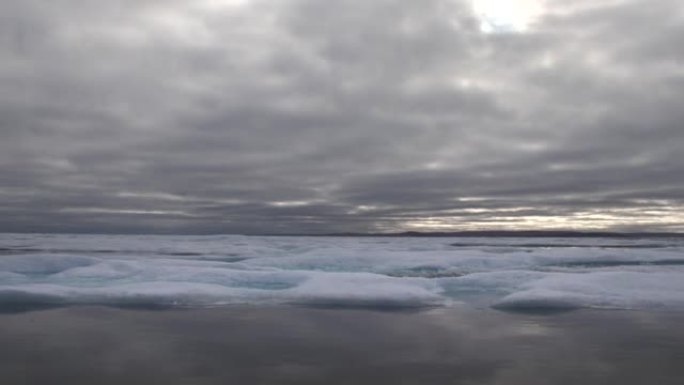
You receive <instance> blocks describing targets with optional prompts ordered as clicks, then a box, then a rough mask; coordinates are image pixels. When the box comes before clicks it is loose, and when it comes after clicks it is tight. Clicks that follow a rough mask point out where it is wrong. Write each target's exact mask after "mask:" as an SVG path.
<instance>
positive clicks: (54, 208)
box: [0, 0, 684, 233]
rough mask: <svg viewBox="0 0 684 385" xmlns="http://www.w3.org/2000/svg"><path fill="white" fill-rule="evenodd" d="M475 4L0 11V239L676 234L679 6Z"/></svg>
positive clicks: (683, 84) (403, 0) (172, 2)
mask: <svg viewBox="0 0 684 385" xmlns="http://www.w3.org/2000/svg"><path fill="white" fill-rule="evenodd" d="M488 3H496V2H492V1H485V0H483V1H477V2H471V1H468V0H466V1H458V0H420V1H413V0H372V1H369V0H335V1H328V0H268V1H266V0H186V1H180V0H107V1H85V0H59V1H46V0H3V1H1V2H0V231H12V232H14V231H17V232H23V231H36V232H53V231H62V232H146V233H232V232H237V233H311V232H317V233H321V232H323V233H325V232H340V231H358V232H370V231H402V230H441V231H448V230H467V229H496V230H500V229H583V230H594V229H607V230H618V231H636V230H638V231H644V230H646V231H684V3H683V2H682V1H681V0H638V1H630V0H547V1H545V2H544V1H542V2H536V1H534V0H519V1H517V6H515V7H511V6H510V3H509V2H506V1H501V2H500V4H499V6H498V7H496V6H492V4H488ZM501 4H504V5H501ZM506 4H508V5H506Z"/></svg>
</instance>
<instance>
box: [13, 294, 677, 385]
mask: <svg viewBox="0 0 684 385" xmlns="http://www.w3.org/2000/svg"><path fill="white" fill-rule="evenodd" d="M682 321H684V314H682V313H658V312H640V311H594V310H579V311H574V312H568V313H560V314H546V315H533V314H514V313H505V312H499V311H495V310H483V309H480V310H475V309H472V308H448V309H447V308H438V309H432V310H420V311H398V312H397V311H390V312H383V311H373V310H351V309H317V308H298V307H229V308H221V309H193V310H178V309H177V310H166V311H150V310H130V309H127V310H125V309H116V308H107V307H71V308H59V309H52V310H41V311H34V312H25V313H16V314H2V315H0V378H1V379H2V383H3V384H72V385H78V384H83V385H85V384H88V385H90V384H146V385H148V384H166V385H169V384H240V385H249V384H421V385H424V384H511V385H515V384H520V385H523V384H524V385H534V384H545V385H548V384H585V385H586V384H589V385H592V384H621V385H629V384H659V385H667V384H673V385H674V384H677V385H680V384H681V383H682V378H684V367H683V366H682V362H684V329H683V328H681V325H682Z"/></svg>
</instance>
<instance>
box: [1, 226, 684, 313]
mask: <svg viewBox="0 0 684 385" xmlns="http://www.w3.org/2000/svg"><path fill="white" fill-rule="evenodd" d="M453 303H470V304H473V305H475V306H493V307H495V308H499V309H507V310H564V309H573V308H581V307H600V308H621V309H665V310H684V242H683V241H682V240H681V239H674V240H673V239H664V238H655V239H603V238H591V239H587V238H576V239H573V238H559V239H548V238H382V237H379V238H372V237H363V238H345V237H245V236H207V237H203V236H183V237H179V236H113V235H111V236H104V235H102V236H95V235H16V234H0V310H1V308H2V307H3V306H10V307H11V306H18V305H22V306H26V307H31V306H43V305H44V306H59V305H69V304H104V305H113V306H151V307H155V306H218V305H226V304H251V305H264V304H297V305H316V306H350V307H358V306H361V307H393V308H395V307H421V306H449V305H450V304H453Z"/></svg>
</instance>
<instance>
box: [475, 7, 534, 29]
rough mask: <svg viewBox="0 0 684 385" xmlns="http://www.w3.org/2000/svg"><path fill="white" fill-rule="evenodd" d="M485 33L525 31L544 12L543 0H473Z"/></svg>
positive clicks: (481, 27)
mask: <svg viewBox="0 0 684 385" xmlns="http://www.w3.org/2000/svg"><path fill="white" fill-rule="evenodd" d="M472 5H473V11H474V12H475V15H476V16H477V17H478V18H479V19H480V30H481V31H482V32H485V33H511V32H525V31H527V30H528V29H529V27H530V25H531V24H532V23H534V21H535V20H536V19H537V17H539V15H540V14H541V13H542V12H543V10H544V7H543V2H542V0H473V1H472Z"/></svg>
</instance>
